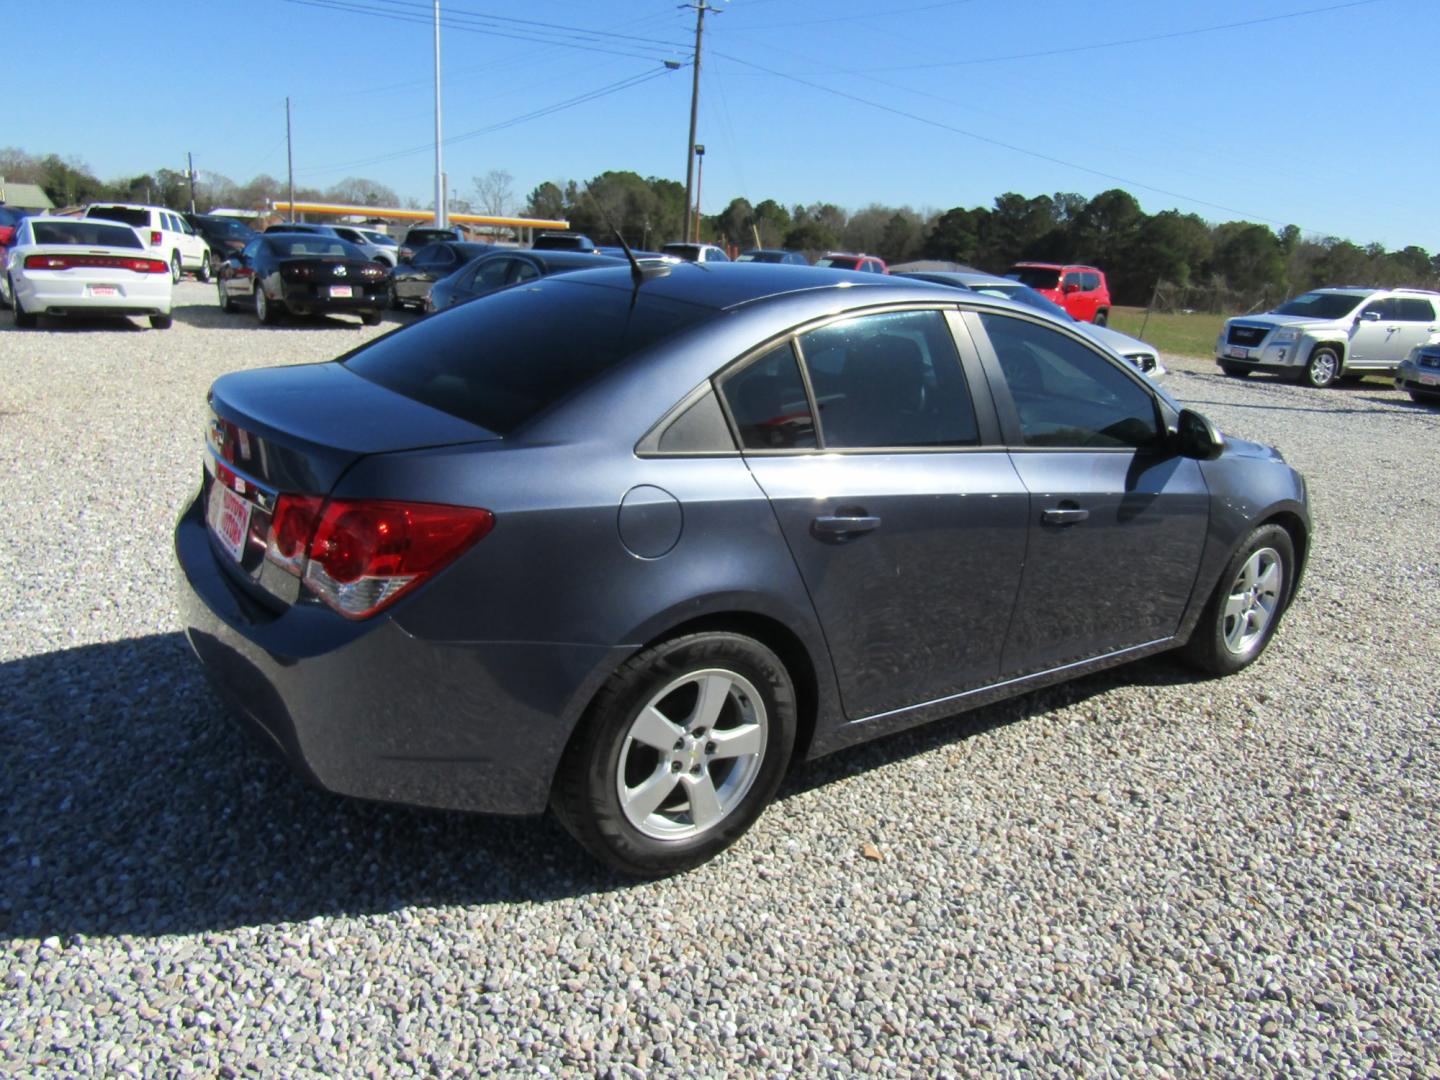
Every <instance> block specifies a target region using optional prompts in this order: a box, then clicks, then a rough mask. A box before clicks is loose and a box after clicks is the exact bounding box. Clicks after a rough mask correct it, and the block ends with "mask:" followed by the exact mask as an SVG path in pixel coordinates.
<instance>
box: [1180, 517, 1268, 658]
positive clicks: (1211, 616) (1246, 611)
mask: <svg viewBox="0 0 1440 1080" xmlns="http://www.w3.org/2000/svg"><path fill="white" fill-rule="evenodd" d="M1294 580H1295V544H1294V542H1293V541H1292V540H1291V539H1290V534H1289V533H1288V532H1286V531H1285V530H1284V529H1282V528H1281V527H1280V526H1279V525H1262V526H1260V527H1259V528H1258V529H1256V530H1254V531H1253V532H1252V533H1251V534H1250V535H1249V536H1247V537H1246V538H1245V542H1244V543H1243V544H1241V545H1240V548H1239V550H1237V551H1236V552H1235V554H1234V555H1232V556H1231V558H1230V561H1229V562H1228V563H1227V564H1226V565H1225V570H1224V572H1223V573H1222V574H1221V575H1220V581H1219V582H1218V583H1217V584H1216V586H1215V592H1214V593H1213V594H1212V595H1211V597H1210V601H1209V603H1207V604H1206V605H1205V610H1204V612H1202V613H1201V615H1200V622H1199V624H1198V625H1197V626H1196V627H1195V632H1194V633H1193V634H1192V635H1191V636H1190V640H1189V641H1188V642H1187V643H1186V645H1185V647H1184V650H1183V652H1182V655H1183V656H1184V658H1185V659H1186V661H1187V662H1189V663H1190V664H1191V665H1192V666H1194V667H1197V668H1199V669H1200V670H1201V671H1208V672H1210V673H1211V674H1214V675H1229V674H1231V673H1233V672H1236V671H1239V670H1240V669H1241V668H1243V667H1247V666H1249V665H1250V664H1252V663H1253V662H1254V661H1255V660H1256V659H1257V658H1258V657H1259V656H1260V654H1261V653H1262V652H1264V651H1265V646H1266V645H1268V644H1269V643H1270V638H1271V637H1273V636H1274V634H1275V628H1276V626H1278V625H1279V623H1280V616H1281V615H1283V614H1284V613H1285V607H1286V605H1287V604H1288V603H1289V602H1290V586H1291V582H1293V581H1294Z"/></svg>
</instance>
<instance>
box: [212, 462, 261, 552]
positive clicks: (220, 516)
mask: <svg viewBox="0 0 1440 1080" xmlns="http://www.w3.org/2000/svg"><path fill="white" fill-rule="evenodd" d="M251 509H252V507H251V505H250V504H249V503H248V502H246V501H245V500H244V499H242V498H241V497H240V496H239V495H236V494H235V492H233V491H231V490H230V489H229V488H227V487H226V486H225V485H224V484H222V483H220V481H218V480H216V481H214V482H213V483H212V484H211V485H210V505H209V506H208V507H206V511H207V512H206V515H205V520H206V522H208V523H209V525H210V531H211V532H213V533H214V534H215V538H216V539H217V540H219V541H220V546H221V547H223V548H224V549H225V551H226V552H227V553H228V554H229V556H230V557H231V558H232V559H234V560H235V561H236V562H239V561H240V559H241V556H243V555H244V554H245V537H246V536H247V535H249V532H250V511H251Z"/></svg>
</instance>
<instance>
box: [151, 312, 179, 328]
mask: <svg viewBox="0 0 1440 1080" xmlns="http://www.w3.org/2000/svg"><path fill="white" fill-rule="evenodd" d="M174 322H175V316H173V315H151V316H150V329H151V330H169V329H170V327H171V326H172V325H173V324H174Z"/></svg>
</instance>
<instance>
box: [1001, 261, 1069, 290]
mask: <svg viewBox="0 0 1440 1080" xmlns="http://www.w3.org/2000/svg"><path fill="white" fill-rule="evenodd" d="M1005 276H1006V277H1008V278H1010V279H1012V280H1014V281H1018V282H1020V283H1022V284H1024V285H1029V286H1030V287H1031V288H1032V289H1053V288H1055V287H1056V286H1058V285H1059V284H1060V271H1059V270H1056V269H1055V268H1054V267H1053V266H1052V267H1045V266H1016V267H1012V268H1011V270H1010V272H1009V273H1008V274H1006V275H1005Z"/></svg>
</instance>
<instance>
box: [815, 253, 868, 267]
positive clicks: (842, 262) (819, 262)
mask: <svg viewBox="0 0 1440 1080" xmlns="http://www.w3.org/2000/svg"><path fill="white" fill-rule="evenodd" d="M815 265H816V266H828V267H830V268H831V269H832V270H854V269H855V267H857V266H859V265H860V260H859V259H857V258H855V256H853V255H840V256H831V255H827V256H825V258H823V259H816V260H815Z"/></svg>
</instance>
